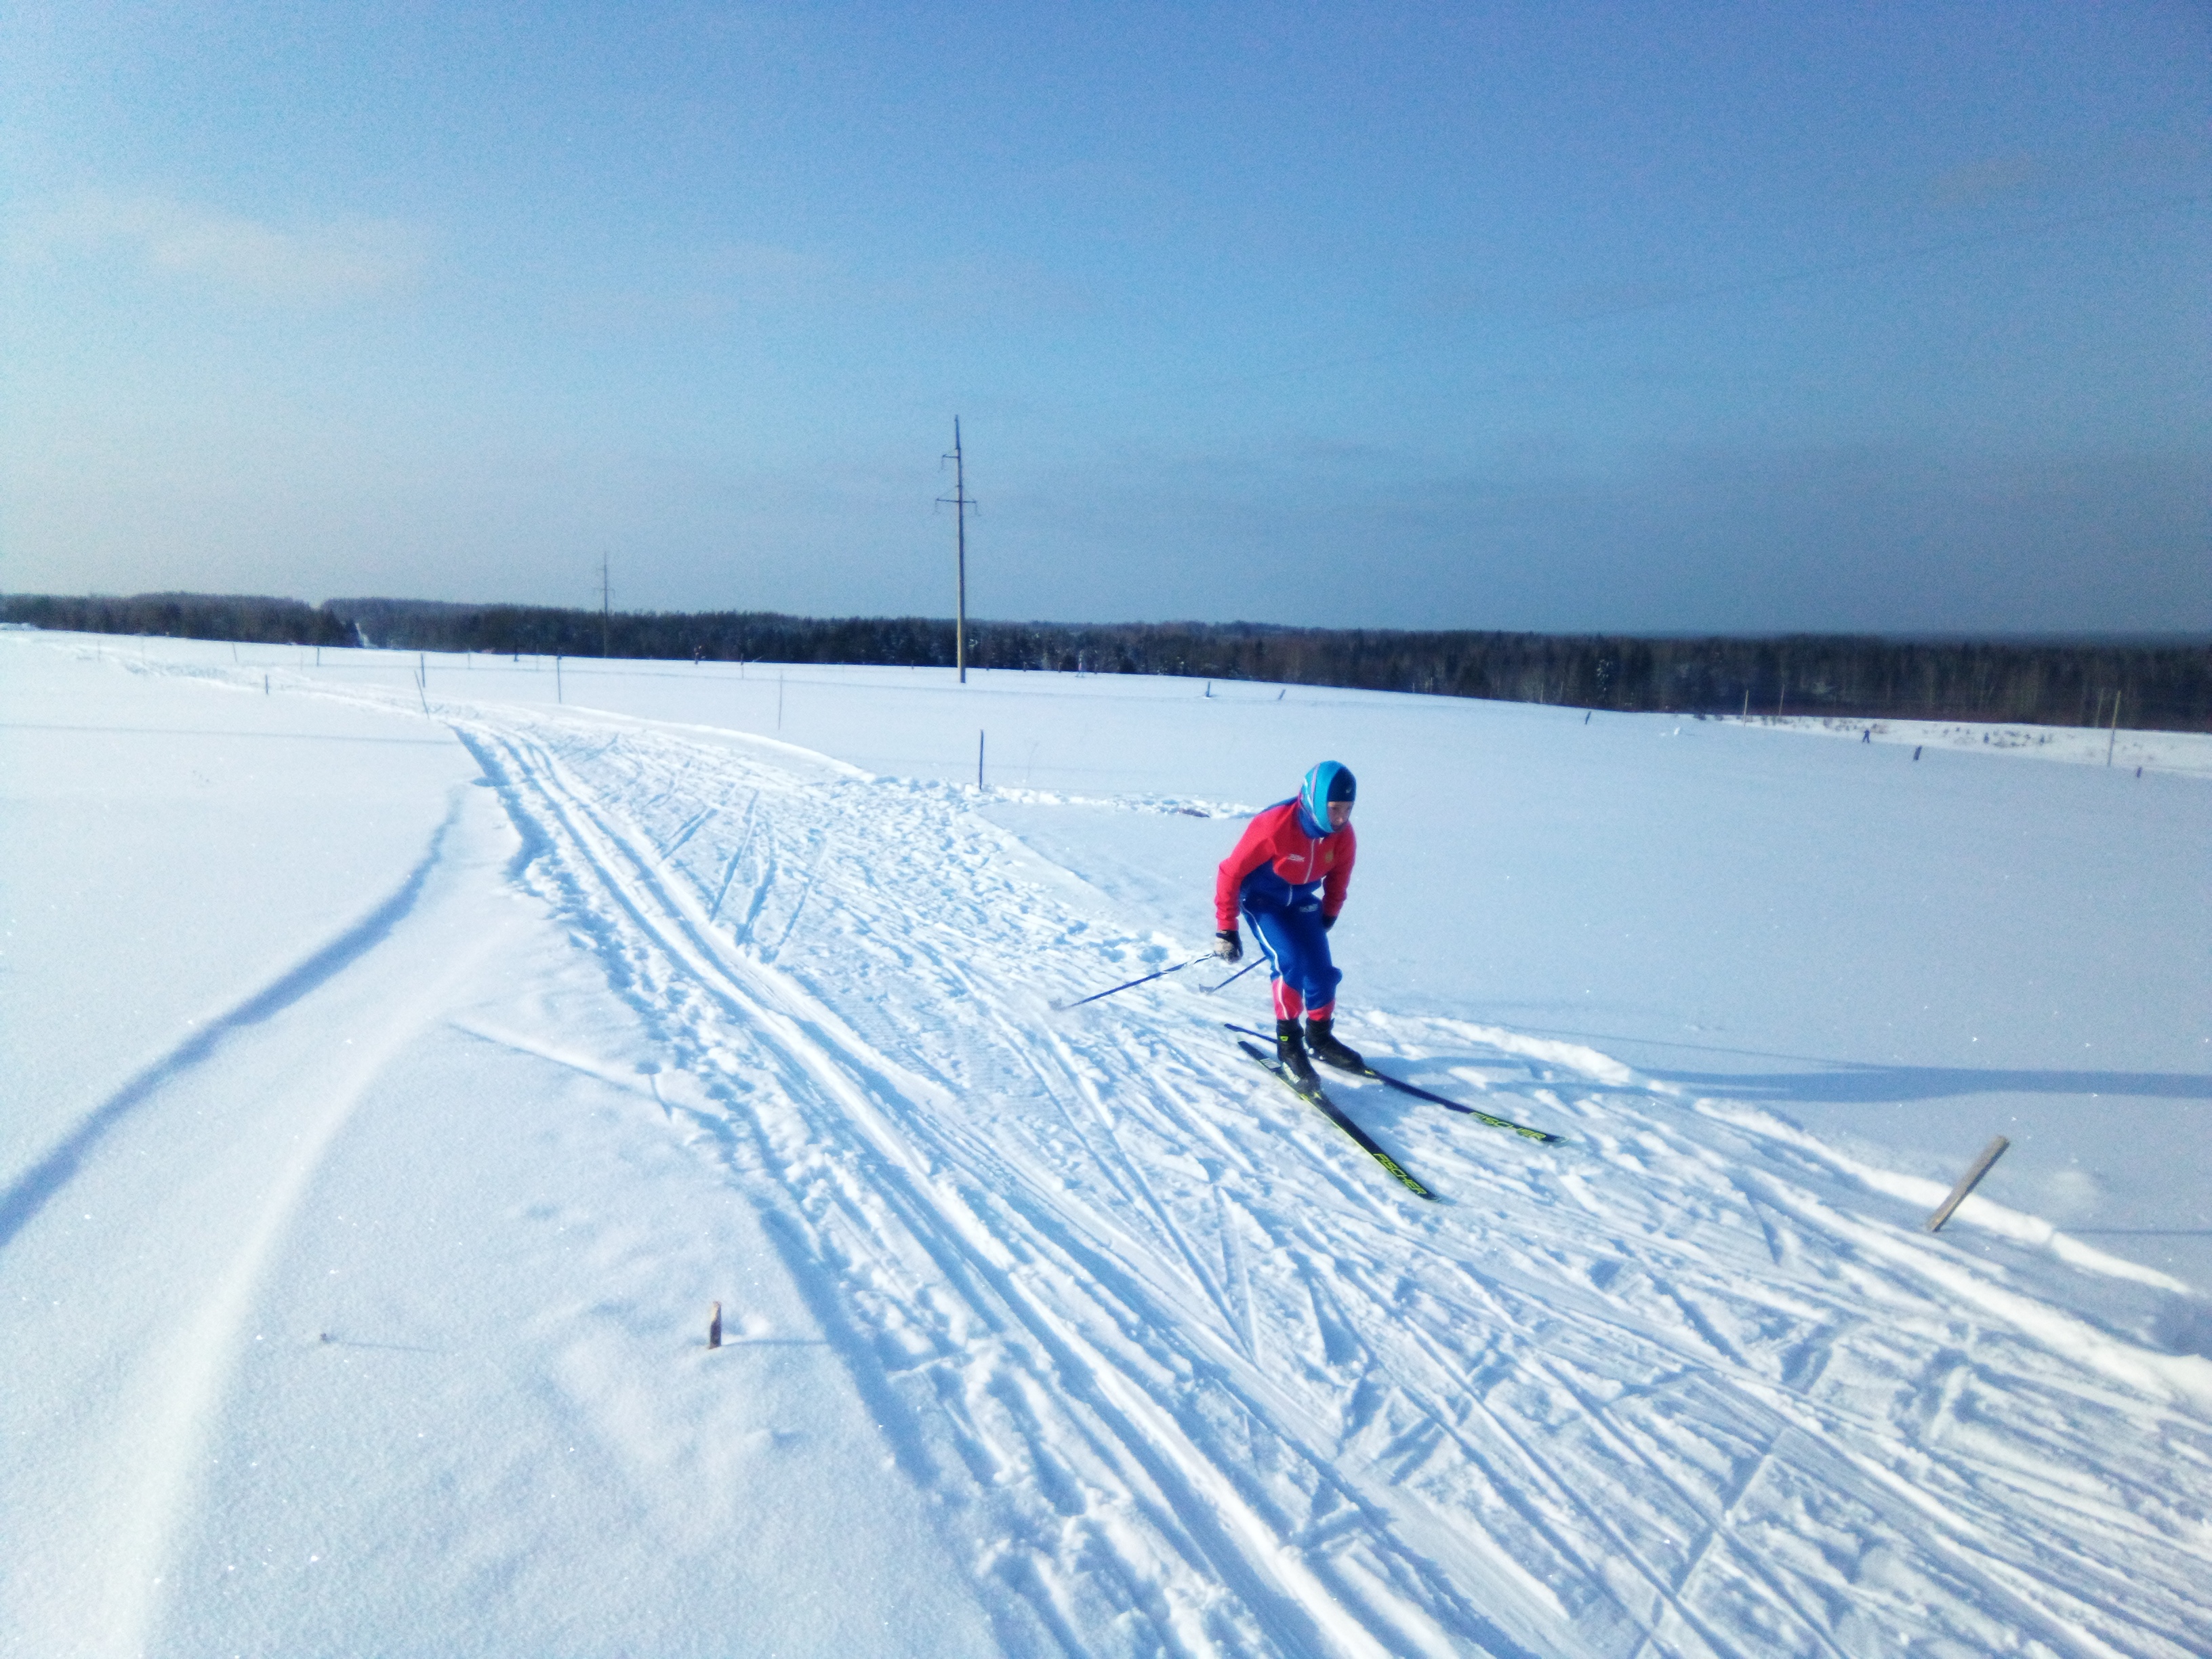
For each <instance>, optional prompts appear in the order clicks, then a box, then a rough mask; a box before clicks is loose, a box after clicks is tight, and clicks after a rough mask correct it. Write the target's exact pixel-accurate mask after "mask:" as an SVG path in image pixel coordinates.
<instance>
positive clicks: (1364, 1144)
mask: <svg viewBox="0 0 2212 1659" xmlns="http://www.w3.org/2000/svg"><path fill="white" fill-rule="evenodd" d="M1241 1029H1243V1028H1242V1027H1235V1026H1232V1027H1231V1030H1241ZM1237 1047H1238V1048H1242V1049H1243V1051H1244V1052H1245V1053H1246V1054H1249V1055H1251V1057H1252V1060H1253V1061H1254V1063H1255V1064H1256V1065H1257V1066H1259V1067H1260V1069H1261V1071H1263V1072H1266V1073H1269V1074H1270V1075H1271V1076H1273V1077H1274V1078H1276V1079H1279V1081H1280V1082H1281V1083H1282V1085H1283V1086H1284V1087H1285V1088H1286V1089H1288V1090H1289V1091H1291V1093H1292V1094H1294V1095H1296V1096H1297V1097H1298V1098H1299V1099H1300V1100H1303V1101H1304V1102H1305V1103H1306V1104H1307V1105H1309V1106H1310V1107H1312V1108H1313V1109H1315V1110H1316V1111H1317V1112H1319V1113H1320V1114H1321V1115H1322V1116H1323V1117H1325V1118H1327V1119H1328V1121H1330V1122H1331V1123H1334V1125H1336V1127H1338V1128H1340V1129H1341V1130H1343V1131H1344V1133H1346V1134H1348V1135H1350V1136H1351V1137H1352V1139H1353V1140H1354V1141H1355V1142H1356V1143H1358V1147H1359V1150H1360V1151H1362V1152H1365V1153H1366V1154H1367V1156H1368V1157H1370V1158H1373V1159H1374V1160H1375V1161H1376V1163H1377V1164H1381V1165H1382V1166H1383V1168H1384V1169H1386V1170H1389V1172H1390V1173H1391V1175H1392V1176H1395V1178H1396V1180H1397V1182H1398V1184H1399V1185H1400V1186H1401V1187H1403V1188H1405V1189H1406V1190H1407V1192H1409V1193H1411V1194H1413V1196H1414V1197H1416V1198H1425V1199H1428V1200H1431V1201H1432V1202H1433V1201H1434V1200H1435V1198H1436V1194H1434V1193H1432V1192H1431V1191H1430V1190H1429V1189H1428V1188H1426V1187H1424V1186H1423V1185H1421V1183H1420V1182H1418V1181H1416V1180H1414V1179H1413V1176H1410V1175H1407V1173H1406V1171H1405V1170H1404V1169H1403V1168H1402V1167H1401V1165H1400V1164H1399V1163H1398V1160H1397V1159H1396V1158H1393V1157H1391V1156H1390V1154H1389V1153H1388V1152H1384V1151H1383V1149H1382V1148H1381V1147H1380V1146H1376V1144H1375V1139H1374V1137H1373V1136H1371V1135H1370V1134H1369V1133H1367V1131H1366V1130H1364V1129H1363V1128H1361V1127H1359V1126H1358V1124H1357V1123H1354V1122H1353V1121H1352V1120H1351V1119H1350V1118H1348V1117H1346V1115H1344V1112H1343V1110H1342V1109H1341V1108H1340V1107H1339V1106H1338V1105H1337V1103H1335V1102H1334V1101H1333V1100H1331V1099H1330V1098H1329V1097H1328V1096H1327V1095H1326V1094H1324V1093H1323V1092H1322V1086H1321V1085H1320V1084H1318V1083H1308V1082H1306V1081H1305V1080H1304V1079H1302V1078H1300V1077H1298V1076H1297V1075H1295V1074H1294V1073H1291V1072H1290V1071H1289V1070H1288V1069H1286V1068H1285V1066H1284V1065H1283V1063H1282V1062H1281V1061H1280V1060H1276V1059H1274V1058H1273V1056H1271V1055H1269V1054H1266V1053H1263V1052H1262V1051H1261V1050H1260V1049H1258V1048H1254V1047H1253V1046H1252V1045H1251V1044H1250V1043H1249V1042H1241V1041H1240V1042H1238V1043H1237Z"/></svg>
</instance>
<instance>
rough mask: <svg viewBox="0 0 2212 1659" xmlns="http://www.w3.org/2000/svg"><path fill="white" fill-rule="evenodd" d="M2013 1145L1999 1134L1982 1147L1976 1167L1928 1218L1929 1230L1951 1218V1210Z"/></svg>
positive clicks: (1963, 1176) (1964, 1200) (1961, 1202)
mask: <svg viewBox="0 0 2212 1659" xmlns="http://www.w3.org/2000/svg"><path fill="white" fill-rule="evenodd" d="M2011 1145H2012V1142H2010V1141H2009V1140H2007V1139H2005V1138H2004V1137H2003V1136H2002V1135H1999V1136H1998V1137H1997V1138H1996V1139H1995V1140H1992V1141H1991V1142H1990V1144H1989V1145H1988V1146H1984V1147H1983V1148H1982V1155H1981V1156H1980V1157H1979V1158H1976V1159H1975V1160H1974V1167H1973V1168H1972V1169H1971V1170H1967V1171H1966V1174H1964V1175H1962V1176H1960V1177H1959V1184H1958V1185H1957V1186H1955V1187H1954V1188H1951V1196H1950V1197H1948V1198H1947V1199H1945V1200H1943V1202H1942V1205H1941V1206H1939V1207H1938V1208H1937V1210H1936V1213H1935V1214H1934V1215H1931V1216H1929V1218H1928V1231H1929V1232H1931V1233H1932V1232H1934V1231H1936V1230H1937V1229H1938V1228H1940V1227H1941V1226H1942V1225H1943V1224H1944V1223H1945V1222H1947V1221H1948V1220H1949V1219H1950V1218H1951V1212H1952V1211H1954V1210H1955V1209H1957V1208H1958V1207H1959V1206H1960V1205H1961V1204H1964V1203H1965V1202H1966V1194H1968V1193H1971V1192H1972V1191H1973V1190H1974V1188H1976V1187H1978V1186H1979V1185H1980V1184H1981V1179H1982V1177H1983V1176H1985V1175H1987V1174H1988V1173H1989V1172H1990V1165H1991V1164H1994V1163H1996V1161H1997V1159H1999V1158H2002V1157H2003V1156H2004V1149H2005V1148H2006V1147H2008V1146H2011Z"/></svg>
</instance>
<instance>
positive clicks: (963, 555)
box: [937, 415, 975, 685]
mask: <svg viewBox="0 0 2212 1659" xmlns="http://www.w3.org/2000/svg"><path fill="white" fill-rule="evenodd" d="M944 459H945V460H948V461H950V462H951V463H952V493H951V495H939V497H938V498H937V499H938V501H939V503H940V504H943V505H945V506H949V507H951V508H952V520H953V532H952V546H953V557H954V561H955V562H954V566H953V569H954V573H955V580H956V582H957V588H956V591H955V592H954V595H953V611H952V661H953V665H955V666H956V667H957V668H958V669H959V671H960V684H963V685H965V684H968V509H969V507H973V506H975V502H974V501H970V500H969V499H968V477H967V474H966V472H965V471H963V468H962V465H961V460H960V417H959V416H957V415H955V416H953V417H952V453H951V454H949V455H947V456H945V457H944Z"/></svg>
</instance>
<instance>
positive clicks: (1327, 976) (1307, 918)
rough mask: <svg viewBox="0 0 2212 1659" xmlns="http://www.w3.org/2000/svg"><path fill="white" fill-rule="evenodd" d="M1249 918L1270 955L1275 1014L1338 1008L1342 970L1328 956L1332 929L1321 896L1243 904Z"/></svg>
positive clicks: (1323, 1015) (1328, 1014)
mask: <svg viewBox="0 0 2212 1659" xmlns="http://www.w3.org/2000/svg"><path fill="white" fill-rule="evenodd" d="M1244 920H1245V921H1249V922H1250V923H1251V924H1252V934H1253V937H1254V938H1255V939H1258V940H1259V942H1260V949H1261V951H1263V952H1264V953H1265V954H1266V956H1267V973H1268V976H1269V979H1270V981H1271V984H1272V988H1273V991H1274V994H1275V1018H1277V1019H1296V1018H1297V1017H1298V1016H1299V1015H1300V1014H1304V1015H1305V1016H1306V1017H1307V1018H1310V1019H1328V1018H1332V1017H1333V1016H1334V1013H1335V1012H1336V987H1337V981H1340V980H1341V979H1342V978H1343V977H1344V975H1343V972H1342V971H1341V970H1340V969H1339V968H1338V967H1337V966H1336V964H1335V963H1333V962H1331V961H1330V960H1329V959H1328V933H1327V932H1325V931H1324V930H1323V928H1322V925H1321V900H1320V899H1319V898H1318V897H1316V898H1310V899H1305V900H1298V899H1295V898H1294V899H1293V900H1292V901H1291V903H1290V904H1289V905H1288V906H1285V907H1278V906H1275V905H1265V906H1255V905H1253V904H1251V903H1249V902H1247V904H1246V905H1245V907H1244Z"/></svg>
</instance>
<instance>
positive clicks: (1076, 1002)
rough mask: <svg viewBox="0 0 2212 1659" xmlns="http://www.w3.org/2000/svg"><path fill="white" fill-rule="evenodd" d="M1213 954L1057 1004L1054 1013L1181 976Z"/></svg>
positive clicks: (1054, 1005)
mask: <svg viewBox="0 0 2212 1659" xmlns="http://www.w3.org/2000/svg"><path fill="white" fill-rule="evenodd" d="M1212 954H1213V952H1212V951H1207V952H1206V955H1205V956H1203V957H1192V958H1191V959H1190V960H1189V961H1188V962H1178V963H1176V965H1175V966H1174V967H1172V968H1163V969H1160V970H1159V972H1158V973H1157V974H1146V975H1145V976H1144V977H1143V978H1142V979H1133V980H1129V981H1126V982H1124V983H1122V984H1120V985H1116V986H1114V987H1112V988H1111V989H1109V990H1104V991H1093V992H1092V993H1091V994H1090V995H1089V996H1087V997H1078V998H1076V1000H1074V1001H1073V1002H1055V1003H1054V1004H1053V1005H1052V1006H1053V1012H1055V1013H1057V1012H1060V1011H1061V1010H1063V1009H1067V1008H1080V1007H1081V1006H1083V1005H1084V1004H1085V1003H1086V1002H1096V1001H1097V1000H1098V999H1099V998H1101V997H1110V996H1112V995H1113V994H1114V993H1115V991H1126V990H1128V989H1130V988H1131V987H1133V986H1138V985H1149V984H1151V983H1152V981H1154V980H1156V979H1165V978H1166V977H1167V976H1168V975H1170V974H1179V973H1181V972H1182V970H1183V969H1186V968H1195V967H1197V966H1198V964H1199V963H1201V962H1204V961H1206V960H1207V958H1208V957H1212Z"/></svg>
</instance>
